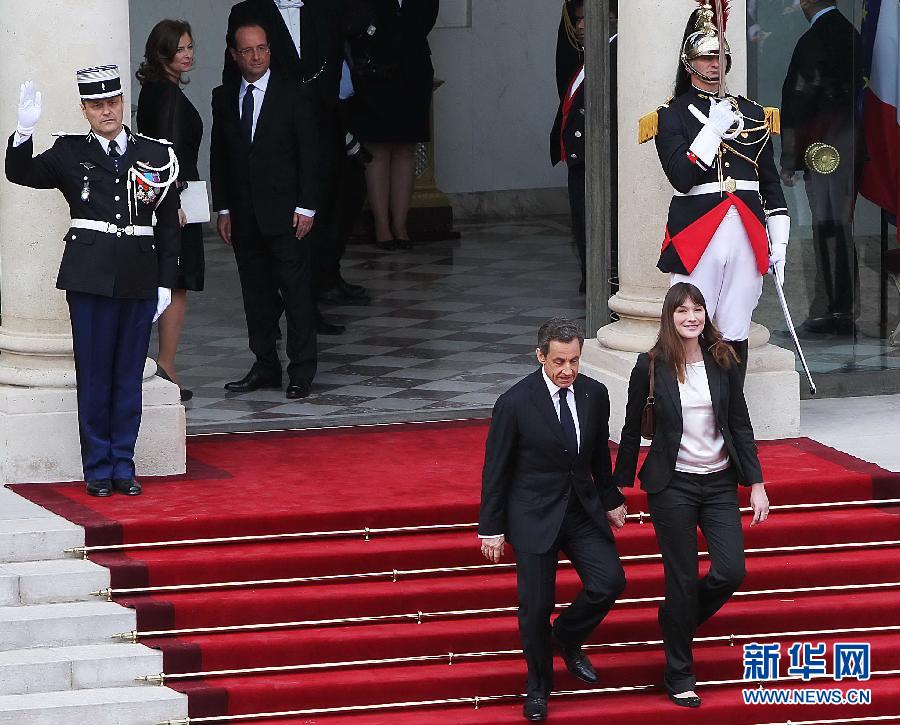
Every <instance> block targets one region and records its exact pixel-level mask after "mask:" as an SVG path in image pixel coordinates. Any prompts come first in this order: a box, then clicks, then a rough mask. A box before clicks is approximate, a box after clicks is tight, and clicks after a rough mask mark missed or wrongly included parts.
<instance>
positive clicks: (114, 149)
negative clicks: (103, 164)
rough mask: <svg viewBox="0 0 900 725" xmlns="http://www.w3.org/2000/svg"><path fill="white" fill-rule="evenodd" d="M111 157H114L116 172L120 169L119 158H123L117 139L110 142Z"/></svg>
mask: <svg viewBox="0 0 900 725" xmlns="http://www.w3.org/2000/svg"><path fill="white" fill-rule="evenodd" d="M109 158H111V159H112V162H113V166H115V167H116V173H118V171H119V159H120V158H122V157H121V156H120V155H119V144H117V143H116V142H115V141H110V142H109Z"/></svg>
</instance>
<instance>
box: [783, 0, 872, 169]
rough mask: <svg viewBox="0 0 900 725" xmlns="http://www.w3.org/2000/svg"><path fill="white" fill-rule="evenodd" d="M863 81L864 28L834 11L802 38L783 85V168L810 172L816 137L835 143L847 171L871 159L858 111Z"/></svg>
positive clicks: (823, 16) (831, 143)
mask: <svg viewBox="0 0 900 725" xmlns="http://www.w3.org/2000/svg"><path fill="white" fill-rule="evenodd" d="M863 83H864V80H863V64H862V42H861V39H860V35H859V32H858V31H857V30H856V28H855V27H853V24H852V23H851V22H850V21H849V20H847V18H845V17H844V16H843V15H841V13H840V11H838V10H837V9H835V10H829V11H828V12H827V13H825V14H824V15H822V16H821V17H820V18H819V19H818V20H817V21H816V22H815V23H813V24H812V26H811V27H810V28H809V30H807V31H806V32H805V33H804V34H803V35H802V36H801V37H800V40H798V41H797V46H796V47H795V48H794V53H793V55H792V56H791V62H790V65H789V66H788V71H787V75H786V76H785V79H784V85H783V86H782V89H781V132H782V152H781V167H782V168H783V169H786V170H788V171H799V170H804V169H805V168H806V164H805V162H804V154H805V153H806V149H807V148H808V147H809V145H810V144H811V143H814V142H816V141H822V142H825V143H827V144H830V145H832V146H835V147H836V148H837V149H838V151H839V153H840V154H841V164H842V166H844V168H846V169H850V168H852V167H853V166H859V165H860V164H862V163H863V162H864V161H865V143H864V137H863V129H862V124H861V123H860V122H859V120H858V117H857V116H858V114H857V112H856V103H857V99H858V98H859V94H860V92H861V90H862V87H863ZM851 157H852V158H851Z"/></svg>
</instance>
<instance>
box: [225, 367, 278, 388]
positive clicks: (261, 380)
mask: <svg viewBox="0 0 900 725" xmlns="http://www.w3.org/2000/svg"><path fill="white" fill-rule="evenodd" d="M280 387H281V375H278V376H277V377H276V376H274V375H263V374H262V373H259V372H257V371H256V370H251V371H250V372H249V373H247V374H246V375H245V376H244V377H242V378H241V379H240V380H235V381H234V382H233V383H225V390H230V391H231V392H232V393H249V392H252V391H254V390H259V389H260V388H280Z"/></svg>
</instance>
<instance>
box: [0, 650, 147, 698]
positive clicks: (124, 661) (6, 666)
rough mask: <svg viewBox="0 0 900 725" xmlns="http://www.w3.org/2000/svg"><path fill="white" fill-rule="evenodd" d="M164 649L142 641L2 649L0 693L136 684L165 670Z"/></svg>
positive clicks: (27, 692) (10, 693) (13, 693)
mask: <svg viewBox="0 0 900 725" xmlns="http://www.w3.org/2000/svg"><path fill="white" fill-rule="evenodd" d="M162 667H163V657H162V652H160V651H159V650H155V649H150V648H149V647H145V646H144V645H141V644H125V643H120V644H93V645H80V646H72V647H35V648H33V649H20V650H12V651H10V652H0V696H3V695H27V694H30V693H34V692H53V691H55V690H82V689H88V688H97V687H134V686H136V685H138V684H139V683H138V682H137V678H139V677H143V676H145V675H158V674H160V673H161V672H162Z"/></svg>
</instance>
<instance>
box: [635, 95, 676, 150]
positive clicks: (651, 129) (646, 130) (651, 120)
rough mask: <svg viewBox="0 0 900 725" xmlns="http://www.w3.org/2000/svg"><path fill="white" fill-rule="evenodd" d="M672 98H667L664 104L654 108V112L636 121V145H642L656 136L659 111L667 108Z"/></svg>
mask: <svg viewBox="0 0 900 725" xmlns="http://www.w3.org/2000/svg"><path fill="white" fill-rule="evenodd" d="M673 97H674V96H669V97H668V98H667V99H666V100H665V103H663V104H662V105H660V106H657V107H656V110H655V111H651V112H650V113H647V114H645V115H643V116H641V117H640V118H639V119H638V143H639V144H640V143H644V142H645V141H649V140H650V139H651V138H655V137H656V134H657V133H659V111H660V109H662V108H668V107H669V101H671V100H672V98H673Z"/></svg>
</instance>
